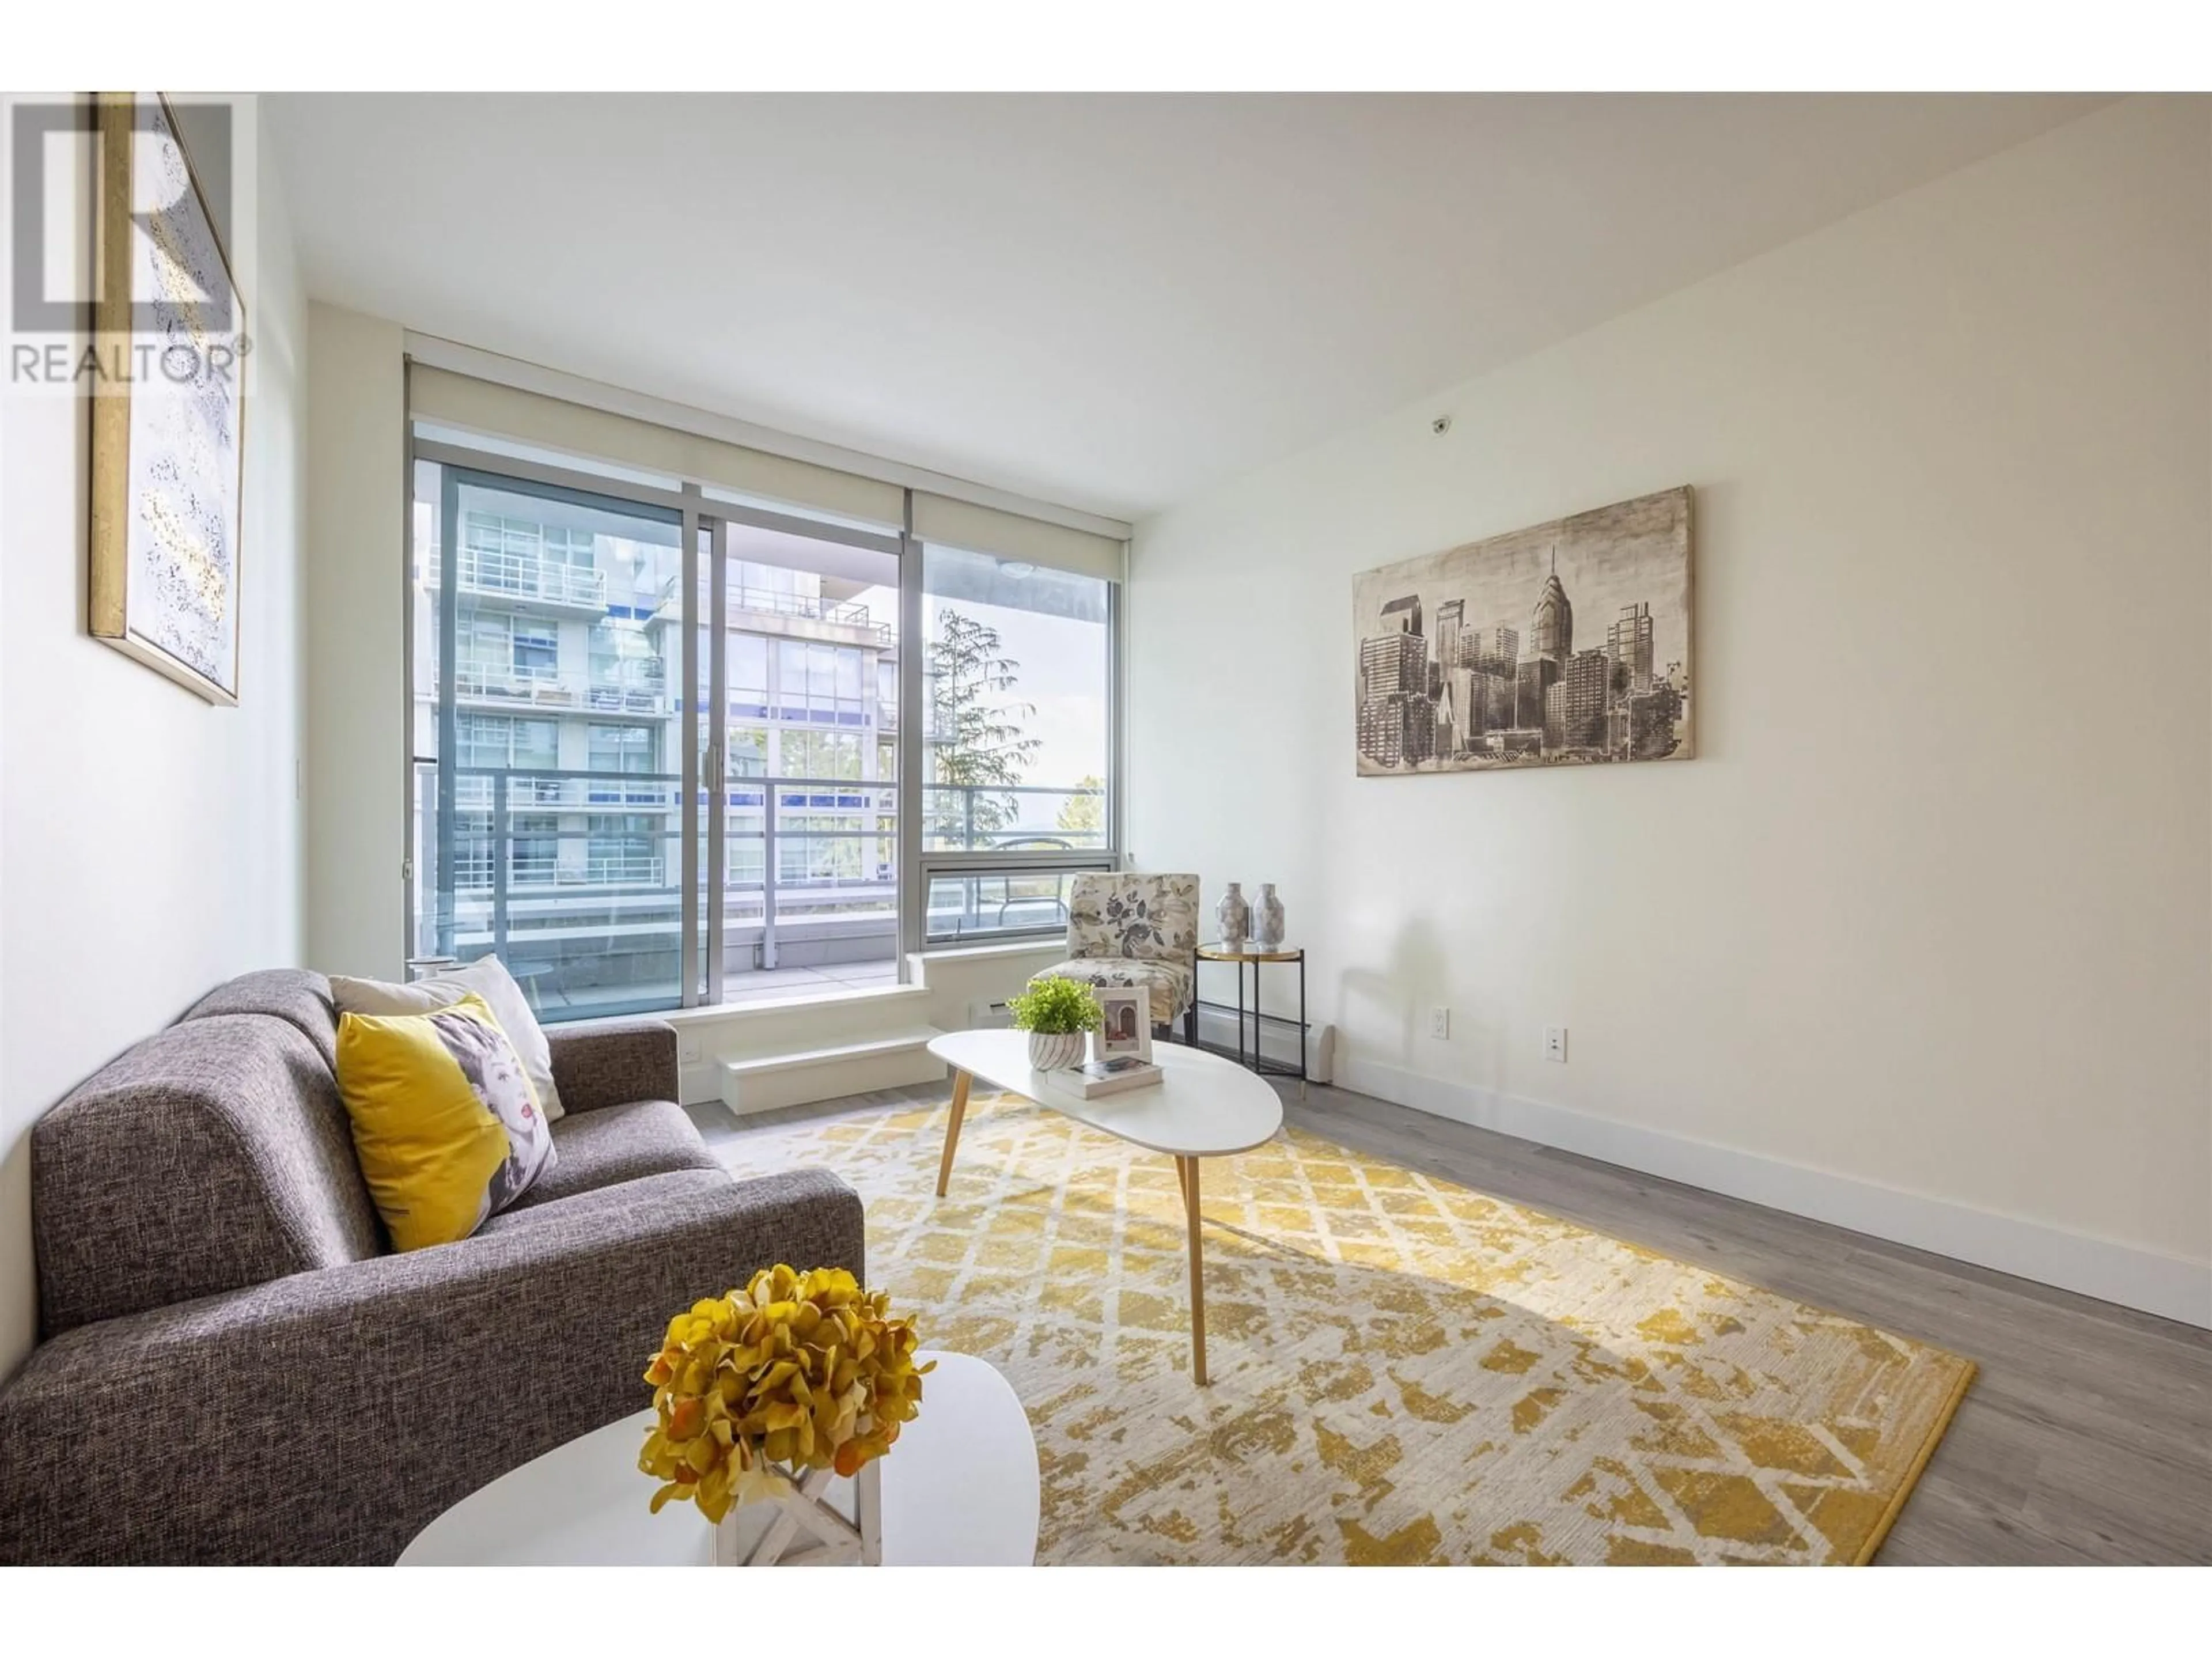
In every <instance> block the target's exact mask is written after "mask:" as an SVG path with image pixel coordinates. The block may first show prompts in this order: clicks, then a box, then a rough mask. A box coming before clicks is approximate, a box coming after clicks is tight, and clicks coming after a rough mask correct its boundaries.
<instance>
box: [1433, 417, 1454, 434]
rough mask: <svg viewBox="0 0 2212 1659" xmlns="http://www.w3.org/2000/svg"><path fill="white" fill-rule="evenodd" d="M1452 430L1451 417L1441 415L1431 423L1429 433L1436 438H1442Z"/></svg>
mask: <svg viewBox="0 0 2212 1659" xmlns="http://www.w3.org/2000/svg"><path fill="white" fill-rule="evenodd" d="M1450 430H1451V416H1449V415H1439V416H1437V418H1436V419H1435V420H1433V421H1431V422H1429V431H1430V432H1431V435H1434V436H1436V437H1439V438H1441V437H1443V435H1444V434H1445V433H1447V432H1449V431H1450Z"/></svg>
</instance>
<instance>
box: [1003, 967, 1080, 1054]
mask: <svg viewBox="0 0 2212 1659" xmlns="http://www.w3.org/2000/svg"><path fill="white" fill-rule="evenodd" d="M1006 1012H1007V1013H1009V1014H1010V1015H1012V1017H1013V1022H1014V1029H1015V1030H1021V1031H1027V1032H1028V1033H1029V1034H1030V1065H1031V1066H1034V1067H1035V1068H1036V1070H1038V1071H1040V1072H1054V1071H1059V1070H1060V1069H1062V1068H1063V1067H1066V1066H1079V1065H1080V1064H1082V1062H1083V1034H1084V1033H1085V1031H1093V1030H1097V1028H1098V1021H1099V1017H1100V1016H1099V1010H1098V1000H1097V998H1096V997H1094V996H1092V995H1091V987H1089V986H1088V985H1085V983H1084V982H1083V981H1081V980H1076V979H1033V980H1031V981H1030V984H1029V989H1027V990H1026V991H1024V992H1023V993H1022V994H1020V995H1019V996H1016V997H1010V998H1008V999H1007V1001H1006Z"/></svg>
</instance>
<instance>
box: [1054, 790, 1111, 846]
mask: <svg viewBox="0 0 2212 1659" xmlns="http://www.w3.org/2000/svg"><path fill="white" fill-rule="evenodd" d="M1075 787H1077V788H1078V789H1086V790H1089V791H1091V793H1089V794H1083V795H1070V796H1069V797H1068V798H1067V799H1066V800H1064V801H1062V802H1061V803H1060V818H1059V824H1060V828H1061V829H1065V830H1066V831H1068V832H1069V833H1070V834H1071V835H1076V836H1082V837H1083V839H1082V840H1081V841H1079V842H1077V843H1076V845H1078V846H1079V847H1087V846H1089V845H1091V842H1094V841H1096V840H1097V836H1098V832H1099V831H1100V830H1102V829H1104V828H1105V827H1106V797H1105V795H1104V794H1103V793H1101V792H1103V790H1104V788H1105V787H1106V786H1105V785H1104V784H1103V783H1101V782H1100V781H1098V778H1097V775H1095V774H1093V775H1088V776H1085V777H1083V778H1079V779H1078V780H1077V781H1076V785H1075Z"/></svg>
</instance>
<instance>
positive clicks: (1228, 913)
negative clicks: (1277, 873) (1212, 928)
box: [1213, 881, 1252, 951]
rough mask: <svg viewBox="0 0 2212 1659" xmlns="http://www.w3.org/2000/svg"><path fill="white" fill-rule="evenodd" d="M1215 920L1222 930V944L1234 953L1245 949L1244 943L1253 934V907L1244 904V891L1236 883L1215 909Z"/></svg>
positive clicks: (1232, 884)
mask: <svg viewBox="0 0 2212 1659" xmlns="http://www.w3.org/2000/svg"><path fill="white" fill-rule="evenodd" d="M1213 920H1214V921H1215V922H1216V924H1217V925H1218V926H1219V927H1220V929H1221V942H1222V944H1224V945H1226V946H1228V947H1229V949H1231V950H1232V951H1241V950H1243V948H1244V941H1245V939H1247V938H1248V937H1249V935H1250V934H1251V932H1252V907H1251V906H1250V905H1249V904H1247V903H1246V902H1244V894H1243V889H1242V888H1241V887H1240V886H1239V885H1238V884H1237V883H1236V882H1233V881H1232V882H1231V883H1230V884H1229V890H1228V891H1227V892H1225V893H1224V894H1223V895H1222V896H1221V902H1220V903H1218V904H1217V905H1215V906H1214V907H1213Z"/></svg>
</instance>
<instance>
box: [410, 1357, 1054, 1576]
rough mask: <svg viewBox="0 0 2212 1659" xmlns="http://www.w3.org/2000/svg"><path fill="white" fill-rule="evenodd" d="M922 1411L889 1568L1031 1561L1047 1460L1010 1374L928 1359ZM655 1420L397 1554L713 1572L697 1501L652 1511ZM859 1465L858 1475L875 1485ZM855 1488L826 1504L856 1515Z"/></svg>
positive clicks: (507, 1491)
mask: <svg viewBox="0 0 2212 1659" xmlns="http://www.w3.org/2000/svg"><path fill="white" fill-rule="evenodd" d="M921 1358H924V1359H933V1360H935V1361H936V1362H937V1369H936V1370H933V1371H932V1372H930V1373H929V1375H928V1376H926V1377H924V1378H923V1379H922V1385H921V1413H920V1414H919V1415H918V1416H916V1417H915V1419H914V1420H913V1421H912V1422H911V1423H908V1424H907V1425H905V1427H904V1428H903V1429H902V1431H900V1434H899V1438H898V1443H897V1444H896V1446H894V1447H892V1448H891V1450H890V1455H889V1456H887V1457H884V1458H881V1459H878V1461H877V1462H875V1463H873V1464H872V1465H870V1466H869V1467H870V1469H872V1470H877V1471H879V1472H880V1474H879V1479H878V1482H877V1485H878V1488H879V1490H880V1493H881V1497H880V1503H881V1506H882V1520H881V1528H882V1529H881V1542H882V1551H883V1563H884V1565H885V1566H913V1567H967V1566H995V1567H1006V1566H1024V1567H1025V1566H1028V1565H1030V1564H1031V1563H1032V1562H1033V1561H1035V1559H1036V1537H1037V1492H1038V1488H1037V1457H1036V1439H1035V1437H1033V1436H1032V1435H1031V1434H1030V1420H1029V1415H1028V1413H1025V1412H1024V1411H1023V1409H1022V1402H1021V1401H1019V1400H1018V1399H1017V1398H1015V1396H1014V1391H1013V1389H1012V1388H1011V1387H1009V1386H1008V1385H1007V1383H1006V1378H1005V1377H1003V1376H1000V1375H999V1373H998V1372H997V1371H996V1370H993V1369H992V1368H991V1367H990V1366H989V1365H987V1364H985V1363H984V1362H983V1361H981V1360H980V1359H976V1358H973V1357H971V1356H969V1355H968V1354H964V1353H925V1354H923V1355H921ZM652 1423H653V1413H652V1412H650V1411H643V1412H640V1413H637V1414H636V1415H635V1417H626V1418H624V1419H622V1421H621V1422H619V1423H610V1424H608V1425H606V1427H605V1428H603V1429H594V1430H592V1431H591V1432H590V1433H589V1434H583V1435H579V1436H577V1437H576V1438H574V1440H571V1441H568V1443H565V1444H563V1445H559V1446H556V1447H555V1448H554V1449H552V1450H551V1451H550V1452H547V1453H546V1454H545V1455H544V1456H543V1457H538V1458H533V1459H532V1461H531V1462H527V1463H525V1464H524V1465H523V1466H522V1467H521V1468H519V1469H513V1470H510V1471H509V1472H508V1473H507V1474H503V1475H501V1476H500V1478H499V1479H498V1480H495V1481H493V1482H492V1483H491V1484H490V1485H489V1486H483V1487H480V1488H479V1489H478V1490H477V1491H476V1492H471V1493H470V1494H469V1496H468V1497H466V1498H463V1499H462V1500H461V1501H460V1502H459V1503H458V1504H454V1505H453V1508H451V1509H449V1510H447V1511H446V1512H445V1513H444V1514H443V1515H441V1516H439V1517H438V1518H437V1519H436V1520H435V1521H433V1522H431V1523H430V1524H429V1525H428V1526H427V1527H425V1528H423V1529H422V1532H421V1533H419V1534H416V1539H415V1541H414V1542H413V1543H411V1544H410V1545H409V1546H408V1547H407V1548H406V1549H405V1550H404V1552H403V1553H401V1555H400V1557H399V1565H401V1566H403V1567H415V1566H479V1567H482V1566H517V1567H520V1566H541V1567H542V1566H631V1567H653V1566H710V1565H713V1564H714V1559H715V1548H714V1546H715V1537H714V1528H713V1527H711V1526H710V1525H708V1522H707V1519H706V1517H705V1516H702V1515H701V1514H700V1513H699V1511H698V1510H697V1508H696V1506H695V1505H693V1504H674V1503H671V1504H665V1505H664V1506H663V1507H662V1509H661V1511H660V1513H659V1514H658V1515H655V1514H653V1512H652V1510H651V1509H650V1507H649V1505H650V1504H652V1501H653V1492H655V1491H656V1490H657V1488H658V1484H659V1483H658V1482H656V1481H655V1480H653V1477H652V1476H651V1475H649V1474H641V1473H640V1471H639V1469H638V1467H637V1455H638V1452H639V1450H640V1449H641V1448H642V1447H643V1446H644V1444H645V1437H646V1431H647V1429H648V1428H649V1427H650V1426H651V1425H652ZM867 1474H868V1471H867V1470H863V1471H862V1474H861V1479H862V1480H866V1478H867ZM858 1484H859V1483H858V1482H856V1481H852V1480H832V1481H831V1482H830V1483H829V1492H828V1493H827V1494H826V1498H827V1501H828V1502H829V1504H832V1505H833V1506H834V1507H836V1508H837V1509H838V1510H842V1512H843V1513H844V1514H845V1515H846V1516H848V1517H851V1518H854V1519H855V1520H857V1519H858V1507H857V1504H856V1502H855V1498H856V1492H855V1490H854V1488H855V1487H856V1486H858Z"/></svg>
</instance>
